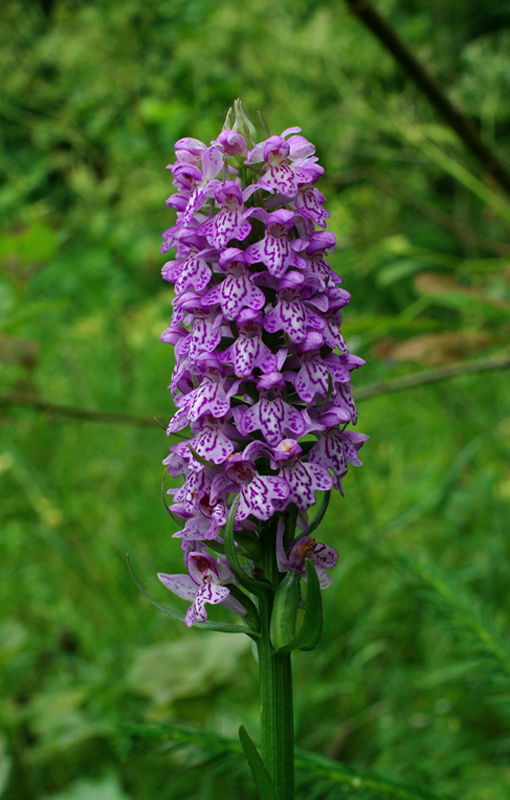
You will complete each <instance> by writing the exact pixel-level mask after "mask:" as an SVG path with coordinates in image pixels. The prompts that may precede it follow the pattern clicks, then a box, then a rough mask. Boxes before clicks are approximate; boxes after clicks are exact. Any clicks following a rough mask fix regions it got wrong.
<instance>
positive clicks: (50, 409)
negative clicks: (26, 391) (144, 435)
mask: <svg viewBox="0 0 510 800" xmlns="http://www.w3.org/2000/svg"><path fill="white" fill-rule="evenodd" d="M1 406H25V407H28V408H32V409H34V410H35V411H43V412H44V413H46V414H55V415H56V416H57V417H70V418H71V419H75V420H78V421H79V422H113V423H114V424H121V425H138V426H142V427H144V428H157V426H158V424H159V423H158V421H157V419H156V418H155V417H153V418H152V419H151V418H150V417H139V416H136V415H134V414H123V413H121V412H118V411H94V410H92V409H86V408H73V407H72V406H59V405H55V404H54V403H46V402H45V401H44V400H38V399H37V398H36V397H26V396H24V395H22V394H8V395H0V407H1Z"/></svg>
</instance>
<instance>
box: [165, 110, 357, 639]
mask: <svg viewBox="0 0 510 800" xmlns="http://www.w3.org/2000/svg"><path fill="white" fill-rule="evenodd" d="M243 113H244V112H243ZM245 123H246V120H245V118H242V119H241V117H239V118H237V117H236V123H235V125H234V128H235V130H234V129H231V128H230V127H226V128H225V129H224V130H223V131H222V132H221V133H220V134H219V135H218V137H217V138H216V139H215V140H213V141H212V142H210V144H207V143H205V142H201V141H199V140H198V139H194V138H191V137H183V138H182V139H179V141H178V142H177V143H176V145H175V153H176V157H175V162H174V163H173V164H170V165H169V169H170V172H171V177H172V181H173V185H174V188H175V190H176V191H175V192H174V194H173V195H172V196H171V197H170V198H169V199H168V201H167V205H168V206H169V208H170V209H171V210H172V213H174V214H175V222H174V224H171V225H170V226H169V227H168V228H167V230H166V231H165V232H164V234H163V239H164V243H163V246H162V248H161V250H162V252H163V253H165V254H166V253H170V251H172V250H174V249H175V253H173V255H172V256H168V255H167V256H166V257H167V258H168V259H169V260H168V261H166V263H165V264H164V266H163V268H162V276H163V278H164V279H165V281H166V282H167V284H171V285H172V286H173V289H174V295H173V298H172V307H173V310H172V317H171V320H170V321H169V324H168V326H167V328H166V329H165V330H164V331H163V333H162V334H161V339H162V341H164V342H165V343H168V344H171V345H173V347H174V353H175V368H174V370H173V374H172V376H171V380H170V384H169V386H170V389H171V394H172V397H173V400H174V404H175V412H174V414H173V416H172V418H171V420H170V422H169V424H168V427H167V433H168V435H169V436H174V435H178V436H179V440H178V441H177V442H176V441H175V440H173V439H172V440H171V441H172V443H171V444H170V449H169V454H168V455H167V457H166V458H165V460H164V464H165V467H166V469H167V470H168V472H169V473H170V475H171V476H172V478H174V479H181V481H182V482H181V484H180V485H179V486H172V487H171V488H170V489H168V493H169V495H170V497H171V503H170V505H169V510H170V511H171V512H172V514H174V515H176V516H177V517H178V518H179V519H181V520H182V523H181V526H180V530H178V531H177V532H176V533H174V534H173V536H174V537H175V538H176V539H180V540H181V544H182V548H183V554H184V560H185V566H186V568H187V570H188V574H187V575H185V574H183V575H166V574H164V573H161V574H160V576H159V577H160V580H161V581H162V582H163V583H164V585H165V586H167V588H169V589H170V590H171V591H173V592H174V593H175V594H178V595H179V596H180V597H185V598H186V599H188V600H189V601H190V602H191V605H190V608H189V609H188V611H187V612H186V618H185V622H186V624H187V625H192V624H194V622H201V621H204V620H205V619H206V618H207V614H206V610H205V607H206V604H212V605H214V604H218V603H223V605H225V606H227V607H229V608H231V609H232V610H234V611H237V613H243V612H244V609H243V607H242V605H239V603H238V601H236V600H234V598H233V597H232V596H231V594H230V593H229V589H228V586H230V585H231V583H233V582H234V577H233V575H232V574H231V573H230V574H229V573H228V571H226V566H225V565H224V564H223V563H222V562H221V560H219V561H218V560H216V559H215V558H214V557H213V556H212V555H211V554H210V552H209V551H212V552H221V547H222V543H223V536H224V535H225V534H224V530H223V529H224V526H225V525H226V521H227V519H228V517H229V513H230V512H231V511H232V509H233V506H234V504H235V506H236V510H235V518H234V520H233V527H234V542H235V543H237V544H236V547H237V546H239V545H240V541H241V538H242V537H241V535H240V533H239V532H240V531H244V533H246V532H247V531H249V532H252V533H253V535H254V536H255V537H256V536H257V531H258V529H259V526H260V525H261V524H263V525H264V526H265V527H264V529H265V530H266V529H272V530H274V531H275V530H276V528H277V529H278V537H279V538H278V537H277V536H276V535H275V542H274V544H275V553H276V557H277V563H278V566H279V569H280V571H281V572H285V571H288V570H294V571H295V572H297V573H299V575H300V576H303V577H304V576H305V575H306V560H307V559H309V560H311V561H312V563H313V564H314V566H315V569H316V571H317V574H318V576H319V582H320V585H321V586H322V587H325V586H327V585H328V583H329V577H328V574H327V572H326V570H328V569H330V568H331V567H332V566H334V564H335V563H336V559H337V554H336V551H335V550H333V548H330V547H329V546H328V545H323V544H321V543H320V542H317V541H315V540H314V539H311V538H310V536H308V534H307V533H306V534H305V535H304V536H302V537H301V538H299V539H297V540H296V541H291V542H290V544H288V546H286V548H285V549H284V547H283V538H281V537H282V536H283V534H281V531H280V528H281V523H282V520H283V515H284V514H285V515H287V513H288V509H290V508H292V509H293V510H294V514H297V518H298V520H299V525H300V527H301V530H302V531H308V522H307V514H308V511H309V510H310V509H311V508H312V507H313V506H314V505H315V503H316V501H317V499H318V495H319V493H321V492H329V491H330V490H331V489H332V488H336V489H338V490H339V491H340V492H341V491H342V479H343V478H344V477H345V474H346V473H347V470H348V467H349V465H352V466H359V465H361V461H360V459H359V454H358V451H359V450H360V448H361V446H362V445H363V444H364V442H365V441H366V440H367V439H368V437H367V436H365V435H364V434H359V433H356V432H354V431H353V430H349V429H346V426H348V425H355V424H356V421H357V413H356V407H355V403H354V400H353V397H352V393H351V376H352V372H353V371H354V370H355V369H357V368H358V367H359V366H361V365H362V364H363V363H364V361H363V359H361V358H359V357H358V356H355V355H353V354H351V353H350V352H349V348H348V344H347V343H346V341H345V339H344V337H343V336H342V333H341V331H340V325H341V322H342V313H343V309H344V308H345V306H346V305H347V304H348V303H349V301H350V294H349V292H348V291H346V289H344V288H343V286H342V285H341V284H342V279H341V278H340V277H339V276H338V275H337V274H336V273H335V272H334V271H333V269H332V267H331V266H330V264H329V261H328V259H329V254H331V253H333V252H334V250H335V245H336V238H335V236H334V234H333V233H331V232H330V231H328V230H326V229H325V227H326V223H327V220H328V217H329V213H328V211H327V209H326V207H325V198H324V195H323V194H322V193H321V192H320V190H319V189H318V188H317V186H316V185H315V184H316V181H317V180H318V178H319V177H320V176H321V175H322V173H323V171H324V170H323V168H322V166H321V165H320V164H319V162H318V158H317V156H316V155H315V146H314V144H313V143H312V142H310V141H309V140H308V139H307V138H306V137H305V136H304V135H303V134H302V131H301V128H299V127H290V128H287V129H286V130H284V131H283V132H282V133H281V134H280V135H269V136H267V137H266V139H264V140H263V141H260V142H258V143H256V144H255V145H254V146H253V139H252V138H251V137H252V133H249V131H251V130H252V128H251V127H250V125H246V124H245ZM229 125H230V123H229ZM243 134H245V135H243ZM248 143H249V144H248ZM291 516H292V515H291ZM236 533H237V535H238V536H239V540H238V539H236V538H235V536H236ZM286 541H287V539H286ZM215 547H216V550H215ZM247 566H250V565H247ZM252 566H254V567H257V566H260V565H258V564H257V563H254V564H253V565H252ZM236 603H237V608H236ZM239 609H240V610H239Z"/></svg>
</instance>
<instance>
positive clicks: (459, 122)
mask: <svg viewBox="0 0 510 800" xmlns="http://www.w3.org/2000/svg"><path fill="white" fill-rule="evenodd" d="M345 2H346V3H347V5H348V6H349V8H350V10H351V11H352V12H353V13H354V14H356V16H357V17H359V18H360V20H361V21H362V22H363V23H364V25H366V27H367V28H369V29H370V30H371V31H372V33H374V34H375V35H376V36H377V38H378V39H379V41H380V42H381V44H382V45H383V46H384V47H385V48H386V49H387V50H388V51H389V52H390V53H391V55H392V56H393V58H394V59H395V60H396V61H397V62H398V63H399V64H400V66H401V67H402V68H403V69H404V70H405V71H406V72H407V74H408V75H409V76H410V77H411V78H412V79H413V80H414V82H415V83H416V85H417V86H418V88H419V89H421V91H422V92H423V93H424V94H425V95H426V96H427V98H428V99H429V101H430V103H432V105H433V106H434V107H435V108H436V109H437V111H438V112H439V113H440V114H441V116H442V117H443V119H444V120H445V122H447V123H448V125H450V127H451V128H453V130H454V131H455V132H456V133H457V135H458V136H459V137H460V138H461V139H462V141H463V142H464V144H465V145H466V146H467V147H468V149H469V150H470V151H471V153H472V154H473V155H474V156H475V157H476V158H477V159H478V160H479V161H480V163H481V165H482V167H483V169H484V170H486V171H487V172H488V173H489V174H490V175H492V176H493V178H495V180H497V182H498V183H499V184H500V186H502V187H504V188H505V189H506V190H507V191H508V192H510V171H509V170H508V168H507V167H506V166H505V165H504V164H503V162H502V161H500V159H499V156H498V155H497V154H496V153H495V152H494V150H492V148H490V147H489V146H488V145H487V144H486V142H484V141H483V140H482V138H481V136H480V134H479V133H478V130H477V129H476V126H475V125H474V124H473V122H472V121H471V120H470V119H469V118H468V117H466V116H465V115H464V114H463V113H462V111H461V110H460V108H459V107H458V106H455V105H454V104H453V103H452V101H451V100H450V99H449V98H448V97H447V95H446V94H445V93H444V91H443V90H442V89H441V87H440V85H439V84H438V83H437V81H436V80H435V79H434V78H433V77H432V76H431V75H430V74H429V72H428V71H427V70H426V69H425V67H424V66H423V64H421V63H420V62H419V61H418V59H417V58H416V56H415V55H414V54H413V53H412V52H411V50H410V49H409V48H408V47H407V45H405V44H404V42H403V41H402V39H400V37H399V36H398V34H397V33H396V31H395V30H394V29H393V28H392V27H391V25H390V23H389V22H388V20H387V19H385V18H384V17H383V16H382V15H381V14H380V13H379V12H378V11H377V9H376V8H374V6H373V5H372V4H371V3H370V2H369V0H345Z"/></svg>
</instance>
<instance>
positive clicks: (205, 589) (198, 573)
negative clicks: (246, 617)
mask: <svg viewBox="0 0 510 800" xmlns="http://www.w3.org/2000/svg"><path fill="white" fill-rule="evenodd" d="M187 561H188V564H187V566H188V572H189V575H166V574H165V573H163V572H159V573H158V578H159V580H160V581H161V583H162V584H163V586H166V588H167V589H170V591H171V592H173V593H174V594H176V595H177V596H178V597H182V598H183V599H184V600H192V601H193V602H192V604H191V605H190V607H189V608H188V610H187V611H186V614H185V615H184V624H185V625H186V626H187V627H188V628H190V627H191V626H192V625H194V624H195V622H205V621H206V619H207V611H206V608H205V606H206V604H207V603H210V604H212V605H215V604H216V603H224V604H225V605H227V603H226V602H225V601H226V600H227V598H228V597H229V595H230V589H228V588H227V587H226V586H222V585H221V576H220V575H221V573H220V571H221V569H222V566H220V565H218V563H217V561H216V559H214V558H213V557H212V556H211V555H209V553H204V552H191V553H189V554H188V559H187ZM225 577H226V576H225ZM225 577H224V578H223V579H225ZM228 577H230V576H228ZM230 601H231V602H230V605H231V606H232V601H234V605H235V607H236V613H237V614H242V613H243V612H244V613H246V612H245V611H244V609H243V607H242V606H241V604H240V603H238V602H237V601H235V600H234V598H230Z"/></svg>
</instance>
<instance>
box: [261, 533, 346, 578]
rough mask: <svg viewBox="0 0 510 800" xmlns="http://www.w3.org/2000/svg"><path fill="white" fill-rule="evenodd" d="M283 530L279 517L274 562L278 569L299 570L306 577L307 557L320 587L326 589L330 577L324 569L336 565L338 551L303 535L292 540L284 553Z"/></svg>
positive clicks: (284, 570)
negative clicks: (313, 568)
mask: <svg viewBox="0 0 510 800" xmlns="http://www.w3.org/2000/svg"><path fill="white" fill-rule="evenodd" d="M284 530H285V525H284V524H283V520H282V519H281V518H280V520H279V521H278V529H277V534H276V563H277V565H278V571H279V572H288V571H289V570H293V571H294V572H299V573H300V574H301V575H303V577H304V578H305V579H306V559H307V558H308V559H310V561H311V562H312V564H313V565H314V567H315V571H316V572H317V577H318V578H319V585H320V587H321V589H327V587H328V586H329V585H330V584H331V577H330V576H329V575H328V573H327V572H326V570H327V569H332V568H333V567H335V566H336V564H337V561H338V552H337V551H336V550H335V549H334V547H329V546H328V545H326V544H322V542H317V541H316V540H315V539H312V538H311V537H310V536H306V535H305V536H301V537H300V538H299V539H298V540H297V541H295V542H292V544H291V546H290V547H289V548H288V551H287V553H286V552H285V548H284V546H283V533H284Z"/></svg>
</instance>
